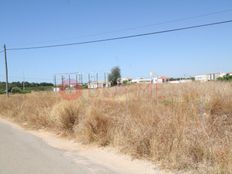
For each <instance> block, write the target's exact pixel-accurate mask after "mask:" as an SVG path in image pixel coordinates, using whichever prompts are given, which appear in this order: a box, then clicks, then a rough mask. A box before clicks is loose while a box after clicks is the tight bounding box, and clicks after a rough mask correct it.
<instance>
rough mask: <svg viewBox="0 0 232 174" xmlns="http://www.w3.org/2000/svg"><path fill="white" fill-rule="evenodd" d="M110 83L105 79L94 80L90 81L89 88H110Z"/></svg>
mask: <svg viewBox="0 0 232 174" xmlns="http://www.w3.org/2000/svg"><path fill="white" fill-rule="evenodd" d="M110 86H111V85H110V83H109V82H104V81H98V82H96V81H93V82H90V83H88V88H90V89H96V88H108V87H110Z"/></svg>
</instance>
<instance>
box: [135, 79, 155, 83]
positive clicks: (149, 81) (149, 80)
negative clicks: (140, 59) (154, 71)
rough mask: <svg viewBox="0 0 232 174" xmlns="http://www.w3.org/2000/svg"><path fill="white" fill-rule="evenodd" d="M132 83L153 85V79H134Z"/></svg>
mask: <svg viewBox="0 0 232 174" xmlns="http://www.w3.org/2000/svg"><path fill="white" fill-rule="evenodd" d="M131 82H132V83H151V82H152V79H145V78H139V79H133V80H131Z"/></svg>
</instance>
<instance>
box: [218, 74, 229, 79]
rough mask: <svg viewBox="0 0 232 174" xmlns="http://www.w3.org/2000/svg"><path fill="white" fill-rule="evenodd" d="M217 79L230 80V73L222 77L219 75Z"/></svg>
mask: <svg viewBox="0 0 232 174" xmlns="http://www.w3.org/2000/svg"><path fill="white" fill-rule="evenodd" d="M218 80H220V81H232V75H230V74H226V75H225V76H223V77H219V78H218Z"/></svg>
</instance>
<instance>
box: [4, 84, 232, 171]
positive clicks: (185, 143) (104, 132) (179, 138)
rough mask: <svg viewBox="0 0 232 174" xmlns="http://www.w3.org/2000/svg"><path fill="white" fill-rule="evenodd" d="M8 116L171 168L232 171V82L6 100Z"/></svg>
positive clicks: (110, 90) (44, 94) (84, 92)
mask: <svg viewBox="0 0 232 174" xmlns="http://www.w3.org/2000/svg"><path fill="white" fill-rule="evenodd" d="M0 114H1V115H2V116H3V117H9V118H11V119H13V120H14V121H16V122H18V123H20V124H21V125H24V126H27V127H29V128H35V129H38V128H47V129H48V130H49V129H50V130H55V131H57V133H59V134H62V135H65V136H70V137H73V138H75V139H77V140H79V141H80V142H83V143H85V144H88V143H95V144H97V145H99V146H113V147H116V148H118V149H120V150H121V151H122V152H123V153H127V154H130V155H133V156H134V157H136V158H145V159H149V160H152V161H154V162H156V163H159V164H161V165H162V166H163V167H164V168H171V169H178V170H179V169H186V170H189V169H190V170H191V171H194V172H200V173H231V171H232V83H222V82H208V83H189V84H163V85H158V87H156V86H150V85H132V86H124V87H116V88H110V89H98V90H91V91H90V90H83V92H82V96H81V97H80V98H78V99H76V100H71V101H67V100H64V99H63V98H62V97H61V96H60V95H59V94H55V93H46V92H40V93H32V94H25V95H13V96H11V97H10V98H6V97H5V96H0Z"/></svg>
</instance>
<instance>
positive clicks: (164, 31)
mask: <svg viewBox="0 0 232 174" xmlns="http://www.w3.org/2000/svg"><path fill="white" fill-rule="evenodd" d="M231 22H232V19H231V20H225V21H218V22H212V23H206V24H199V25H192V26H187V27H180V28H174V29H168V30H161V31H154V32H148V33H140V34H133V35H126V36H119V37H112V38H106V39H97V40H89V41H83V42H72V43H64V44H53V45H42V46H32V47H15V48H8V49H7V50H12V51H19V50H32V49H43V48H54V47H65V46H72V45H84V44H91V43H98V42H107V41H114V40H122V39H129V38H136V37H143V36H149V35H157V34H163V33H170V32H176V31H182V30H190V29H196V28H203V27H209V26H215V25H221V24H226V23H231Z"/></svg>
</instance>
